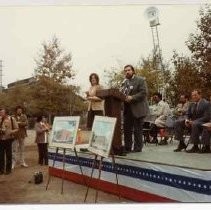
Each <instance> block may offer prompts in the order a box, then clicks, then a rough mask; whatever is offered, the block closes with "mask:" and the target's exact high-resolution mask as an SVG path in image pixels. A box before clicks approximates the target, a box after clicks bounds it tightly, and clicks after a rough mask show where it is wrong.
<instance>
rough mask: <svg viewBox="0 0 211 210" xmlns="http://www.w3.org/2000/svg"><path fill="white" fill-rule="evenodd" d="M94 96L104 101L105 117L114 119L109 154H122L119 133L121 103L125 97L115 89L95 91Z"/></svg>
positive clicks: (120, 134)
mask: <svg viewBox="0 0 211 210" xmlns="http://www.w3.org/2000/svg"><path fill="white" fill-rule="evenodd" d="M96 96H97V97H99V98H102V99H104V100H105V106H104V108H105V116H108V117H116V118H117V122H116V127H115V131H114V137H113V142H112V148H111V153H112V154H114V155H121V154H122V149H123V147H122V132H121V123H122V120H121V107H122V106H121V102H122V101H124V100H125V95H124V94H123V93H122V92H120V91H119V89H117V88H111V89H103V90H97V92H96Z"/></svg>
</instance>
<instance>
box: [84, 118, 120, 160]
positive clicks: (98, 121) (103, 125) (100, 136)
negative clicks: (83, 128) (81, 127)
mask: <svg viewBox="0 0 211 210" xmlns="http://www.w3.org/2000/svg"><path fill="white" fill-rule="evenodd" d="M115 125H116V118H114V117H105V116H95V118H94V122H93V126H92V137H91V138H90V142H89V147H88V150H89V151H90V152H93V153H95V154H97V155H100V156H102V157H108V156H109V154H110V150H111V145H112V140H113V135H114V129H115Z"/></svg>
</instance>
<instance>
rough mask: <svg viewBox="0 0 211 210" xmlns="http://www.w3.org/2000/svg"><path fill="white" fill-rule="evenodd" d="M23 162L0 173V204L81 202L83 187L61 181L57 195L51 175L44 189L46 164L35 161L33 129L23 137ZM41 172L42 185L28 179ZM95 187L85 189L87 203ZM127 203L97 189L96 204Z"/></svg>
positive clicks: (36, 156) (57, 184)
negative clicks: (41, 164)
mask: <svg viewBox="0 0 211 210" xmlns="http://www.w3.org/2000/svg"><path fill="white" fill-rule="evenodd" d="M25 155H26V162H27V164H28V165H29V167H28V168H22V167H20V166H18V165H17V166H16V168H15V169H14V171H13V173H12V174H10V175H1V176H0V204H55V203H57V204H77V203H80V204H81V203H83V200H84V196H85V192H86V187H85V186H82V185H78V184H75V183H72V182H69V181H64V193H63V194H61V179H59V178H56V177H52V179H51V182H50V185H49V188H48V190H47V191H46V190H45V186H46V181H47V178H48V167H47V166H40V165H38V164H37V159H38V154H37V147H36V144H35V143H34V131H29V132H28V137H27V139H26V152H25ZM37 171H41V172H42V173H43V175H44V182H43V183H42V184H38V185H36V184H34V183H33V182H31V181H32V180H33V179H32V178H33V174H34V173H35V172H37ZM94 197H95V190H93V189H91V190H90V191H89V196H88V198H87V203H94ZM125 202H127V203H130V201H127V200H125V199H121V200H119V198H118V197H117V196H115V195H110V194H107V193H104V192H101V191H100V192H99V195H98V203H125Z"/></svg>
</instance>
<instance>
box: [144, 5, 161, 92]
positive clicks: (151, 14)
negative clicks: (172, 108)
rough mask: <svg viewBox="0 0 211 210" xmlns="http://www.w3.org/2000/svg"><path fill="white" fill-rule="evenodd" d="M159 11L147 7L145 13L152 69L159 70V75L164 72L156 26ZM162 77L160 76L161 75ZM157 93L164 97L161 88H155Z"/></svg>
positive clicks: (157, 24)
mask: <svg viewBox="0 0 211 210" xmlns="http://www.w3.org/2000/svg"><path fill="white" fill-rule="evenodd" d="M158 14H159V11H158V9H157V8H156V7H154V6H153V7H148V8H147V9H146V11H145V16H146V18H147V19H148V20H149V25H150V28H151V32H152V40H153V68H154V70H157V71H158V70H160V71H161V73H162V72H163V70H164V66H163V62H162V51H161V47H160V39H159V34H158V26H159V25H160V23H159V17H158ZM161 76H162V74H161ZM157 85H158V78H157ZM157 89H158V91H160V92H162V93H163V95H164V90H162V88H161V87H159V86H158V87H157Z"/></svg>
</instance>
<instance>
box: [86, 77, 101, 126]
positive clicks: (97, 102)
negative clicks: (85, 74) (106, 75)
mask: <svg viewBox="0 0 211 210" xmlns="http://www.w3.org/2000/svg"><path fill="white" fill-rule="evenodd" d="M89 81H90V83H91V87H90V88H89V90H88V91H86V98H87V100H88V116H87V128H88V129H89V130H91V129H92V124H93V121H94V116H95V115H99V116H103V115H104V100H102V99H100V98H99V97H97V96H96V91H97V90H101V89H103V87H102V86H101V85H100V84H99V76H98V75H97V74H96V73H92V74H90V76H89Z"/></svg>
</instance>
